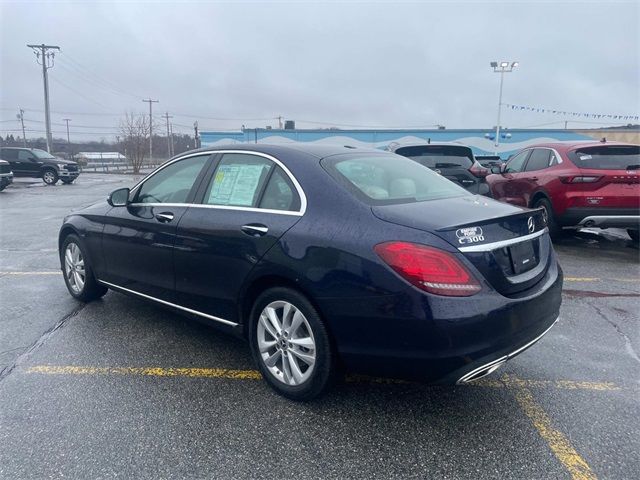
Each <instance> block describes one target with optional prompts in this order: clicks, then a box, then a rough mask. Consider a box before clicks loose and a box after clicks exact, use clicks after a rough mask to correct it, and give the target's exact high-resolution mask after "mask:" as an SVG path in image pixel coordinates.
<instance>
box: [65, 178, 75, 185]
mask: <svg viewBox="0 0 640 480" xmlns="http://www.w3.org/2000/svg"><path fill="white" fill-rule="evenodd" d="M74 180H75V178H71V179H67V178H63V179H62V183H64V184H65V185H71V184H72V183H73V181H74Z"/></svg>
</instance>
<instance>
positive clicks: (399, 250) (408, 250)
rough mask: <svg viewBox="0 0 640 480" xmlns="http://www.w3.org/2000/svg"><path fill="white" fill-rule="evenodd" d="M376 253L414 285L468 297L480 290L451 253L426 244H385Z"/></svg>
mask: <svg viewBox="0 0 640 480" xmlns="http://www.w3.org/2000/svg"><path fill="white" fill-rule="evenodd" d="M374 250H375V252H376V253H377V254H378V255H379V256H380V258H382V260H384V262H385V263H386V264H387V265H389V266H390V267H391V268H393V270H395V271H396V272H397V273H398V274H399V275H400V276H401V277H402V278H404V279H405V280H407V281H408V282H409V283H411V284H412V285H415V286H416V287H418V288H420V289H422V290H425V291H427V292H430V293H435V294H437V295H446V296H453V297H468V296H470V295H474V294H476V293H478V292H479V291H480V284H479V283H478V281H477V280H476V279H475V278H474V277H473V275H471V273H470V272H469V271H468V270H467V269H466V268H465V267H464V265H462V263H460V262H459V261H458V259H456V258H455V257H454V256H453V255H452V254H450V253H448V252H445V251H444V250H439V249H437V248H433V247H427V246H425V245H418V244H415V243H408V242H386V243H380V244H378V245H376V246H375V247H374Z"/></svg>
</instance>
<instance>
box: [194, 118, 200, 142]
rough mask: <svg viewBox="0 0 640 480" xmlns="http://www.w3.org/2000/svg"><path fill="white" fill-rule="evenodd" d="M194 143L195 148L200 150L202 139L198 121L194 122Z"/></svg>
mask: <svg viewBox="0 0 640 480" xmlns="http://www.w3.org/2000/svg"><path fill="white" fill-rule="evenodd" d="M193 141H194V143H195V145H194V147H195V148H200V139H199V137H198V121H197V120H196V121H195V122H193Z"/></svg>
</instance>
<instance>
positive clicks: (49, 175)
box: [42, 168, 58, 185]
mask: <svg viewBox="0 0 640 480" xmlns="http://www.w3.org/2000/svg"><path fill="white" fill-rule="evenodd" d="M42 181H43V182H44V183H46V184H47V185H55V184H56V183H58V172H56V171H55V170H54V169H52V168H47V169H46V170H45V171H44V172H42Z"/></svg>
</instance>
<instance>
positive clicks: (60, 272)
mask: <svg viewBox="0 0 640 480" xmlns="http://www.w3.org/2000/svg"><path fill="white" fill-rule="evenodd" d="M0 275H62V271H57V270H56V271H53V272H0Z"/></svg>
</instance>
